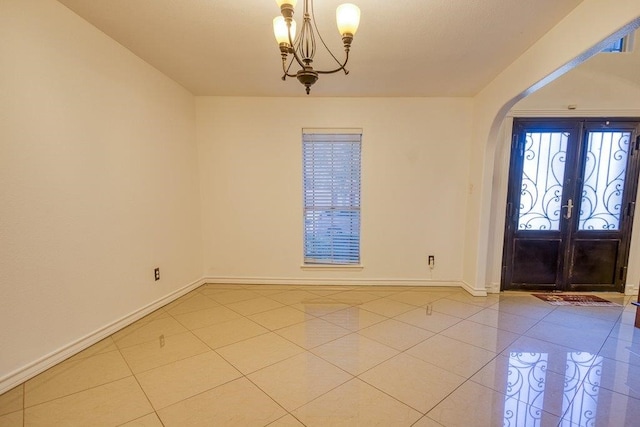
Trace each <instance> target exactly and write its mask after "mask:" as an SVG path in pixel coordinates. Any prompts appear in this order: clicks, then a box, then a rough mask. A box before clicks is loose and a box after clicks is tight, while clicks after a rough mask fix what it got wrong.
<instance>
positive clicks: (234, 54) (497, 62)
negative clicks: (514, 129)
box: [59, 0, 582, 96]
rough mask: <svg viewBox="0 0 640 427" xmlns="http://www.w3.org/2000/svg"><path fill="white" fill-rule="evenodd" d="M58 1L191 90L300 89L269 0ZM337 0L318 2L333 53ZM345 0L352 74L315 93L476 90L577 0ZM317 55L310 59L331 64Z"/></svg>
mask: <svg viewBox="0 0 640 427" xmlns="http://www.w3.org/2000/svg"><path fill="white" fill-rule="evenodd" d="M59 1H60V2H61V3H63V4H65V5H66V6H67V7H69V8H70V9H71V10H73V11H74V12H76V13H77V14H78V15H80V16H81V17H83V18H84V19H86V20H87V21H89V22H90V23H92V24H93V25H95V26H96V27H97V28H99V29H100V30H102V31H103V32H105V33H106V34H107V35H109V36H110V37H111V38H113V39H115V40H116V41H118V42H119V43H121V44H122V45H123V46H125V47H127V48H128V49H130V50H131V51H132V52H133V53H135V54H136V55H137V56H139V57H140V58H142V59H144V60H145V61H147V62H148V63H150V64H151V65H153V66H154V67H156V68H157V69H158V70H160V71H161V72H163V73H164V74H166V75H167V76H169V77H170V78H172V79H173V80H175V81H177V82H178V83H180V84H181V85H182V86H184V87H185V88H187V89H188V90H189V91H190V92H192V93H193V94H195V95H228V96H304V87H303V86H302V85H301V84H299V83H297V82H296V81H295V80H292V81H287V82H283V81H282V80H281V79H280V78H281V75H282V68H281V61H280V52H279V50H278V46H277V44H276V42H275V39H274V38H273V32H272V27H271V25H272V19H273V18H274V17H275V16H276V15H278V14H279V9H278V7H277V5H276V3H275V1H273V0H249V1H231V0H229V1H221V0H59ZM303 1H304V0H300V1H299V2H298V6H297V8H296V9H297V13H296V17H297V18H298V20H299V17H300V15H301V11H302V3H303ZM344 1H345V0H316V6H315V7H316V16H317V21H318V22H317V24H318V27H319V28H320V30H321V32H322V34H323V37H324V39H325V41H326V42H327V44H329V46H332V47H334V48H335V49H334V53H336V56H338V58H341V54H342V46H341V45H342V43H341V40H340V37H339V35H338V31H337V29H336V26H335V8H336V7H337V6H338V4H340V3H342V2H344ZM352 1H353V2H354V3H356V4H357V5H358V6H359V7H360V9H361V11H362V18H361V23H360V28H359V30H358V33H357V34H356V37H355V39H354V42H353V46H352V50H351V59H350V63H349V66H348V67H347V68H348V69H349V71H350V74H349V75H348V76H344V75H343V74H342V75H341V74H334V75H321V76H320V79H319V81H318V82H317V83H316V84H315V85H314V86H313V88H312V91H311V94H312V96H473V95H475V94H476V93H478V92H479V91H480V90H481V89H482V88H483V87H484V86H485V85H486V84H487V83H489V82H490V81H491V80H492V79H493V78H494V77H495V76H496V75H497V74H498V73H499V72H500V71H501V70H502V69H504V68H505V67H506V66H507V65H508V64H510V63H511V62H513V61H514V60H515V59H516V58H517V57H518V56H519V55H520V54H521V53H522V52H523V51H525V50H526V49H527V48H528V47H529V46H531V45H532V44H533V43H534V42H535V41H536V40H538V39H539V38H540V37H541V36H542V35H543V34H545V33H546V32H547V31H548V30H549V29H551V28H552V27H553V26H554V25H555V24H556V23H557V22H559V21H560V20H561V19H562V18H563V17H564V16H565V15H567V14H568V13H569V12H570V11H571V10H573V9H574V8H575V7H576V6H577V5H578V4H579V3H580V2H581V1H582V0H456V1H454V0H405V1H389V0H385V1H383V0H352ZM324 59H326V58H324V57H321V56H317V57H316V61H315V63H314V65H316V67H317V68H331V67H332V66H333V64H330V63H327V62H325V61H324ZM325 64H326V67H325V66H324V65H325Z"/></svg>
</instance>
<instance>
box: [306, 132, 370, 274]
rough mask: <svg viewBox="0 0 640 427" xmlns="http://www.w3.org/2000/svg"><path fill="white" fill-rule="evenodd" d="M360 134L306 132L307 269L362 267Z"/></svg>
mask: <svg viewBox="0 0 640 427" xmlns="http://www.w3.org/2000/svg"><path fill="white" fill-rule="evenodd" d="M361 140H362V131H360V130H357V131H354V130H342V131H335V132H330V131H327V132H321V131H320V132H314V131H303V134H302V145H303V148H302V153H303V154H302V156H303V186H304V263H305V264H307V265H308V264H328V265H351V264H359V263H360V153H361Z"/></svg>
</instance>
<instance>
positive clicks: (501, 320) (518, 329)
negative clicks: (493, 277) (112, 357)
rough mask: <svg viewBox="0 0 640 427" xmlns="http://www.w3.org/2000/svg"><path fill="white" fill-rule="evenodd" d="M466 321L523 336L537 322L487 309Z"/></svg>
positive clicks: (528, 318)
mask: <svg viewBox="0 0 640 427" xmlns="http://www.w3.org/2000/svg"><path fill="white" fill-rule="evenodd" d="M467 320H470V321H472V322H476V323H480V324H482V325H487V326H492V327H494V328H498V329H501V330H503V331H509V332H514V333H516V334H523V333H525V332H526V331H527V330H529V329H530V328H531V327H532V326H533V325H535V324H536V323H538V320H536V319H532V318H530V317H524V316H518V315H515V314H510V313H503V312H501V311H497V310H492V309H489V308H488V309H486V310H482V311H481V312H480V313H477V314H474V315H473V316H471V317H469V318H468V319H467Z"/></svg>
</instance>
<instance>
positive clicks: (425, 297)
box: [389, 291, 445, 306]
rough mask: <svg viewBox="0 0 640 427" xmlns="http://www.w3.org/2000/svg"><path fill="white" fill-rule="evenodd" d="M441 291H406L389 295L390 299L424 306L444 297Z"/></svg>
mask: <svg viewBox="0 0 640 427" xmlns="http://www.w3.org/2000/svg"><path fill="white" fill-rule="evenodd" d="M444 297H445V295H442V293H440V292H426V291H405V292H400V293H397V294H393V295H390V296H389V299H392V300H394V301H399V302H403V303H405V304H411V305H415V306H423V305H427V304H429V303H432V302H434V301H437V300H439V299H441V298H444Z"/></svg>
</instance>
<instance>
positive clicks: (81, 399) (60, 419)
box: [24, 376, 153, 426]
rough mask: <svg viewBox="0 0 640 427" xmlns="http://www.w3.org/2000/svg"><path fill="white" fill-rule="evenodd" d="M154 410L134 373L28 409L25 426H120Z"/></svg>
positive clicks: (25, 414) (25, 412)
mask: <svg viewBox="0 0 640 427" xmlns="http://www.w3.org/2000/svg"><path fill="white" fill-rule="evenodd" d="M151 412H153V409H152V408H151V404H150V403H149V401H148V400H147V398H146V397H145V395H144V393H143V392H142V389H141V388H140V386H139V385H138V383H137V381H136V380H135V378H133V376H131V377H128V378H124V379H121V380H118V381H114V382H112V383H109V384H104V385H101V386H99V387H94V388H90V389H88V390H85V391H81V392H79V393H75V394H72V395H70V396H66V397H62V398H60V399H55V400H52V401H49V402H46V403H43V404H40V405H36V406H32V407H30V408H27V409H25V411H24V420H25V425H26V426H62V425H64V426H88V425H119V424H122V423H125V422H127V421H131V420H134V419H136V418H140V417H141V416H143V415H146V414H149V413H151Z"/></svg>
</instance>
